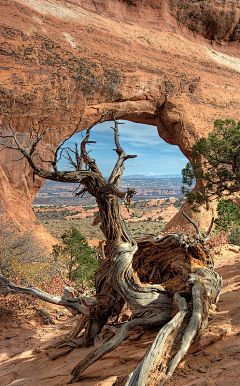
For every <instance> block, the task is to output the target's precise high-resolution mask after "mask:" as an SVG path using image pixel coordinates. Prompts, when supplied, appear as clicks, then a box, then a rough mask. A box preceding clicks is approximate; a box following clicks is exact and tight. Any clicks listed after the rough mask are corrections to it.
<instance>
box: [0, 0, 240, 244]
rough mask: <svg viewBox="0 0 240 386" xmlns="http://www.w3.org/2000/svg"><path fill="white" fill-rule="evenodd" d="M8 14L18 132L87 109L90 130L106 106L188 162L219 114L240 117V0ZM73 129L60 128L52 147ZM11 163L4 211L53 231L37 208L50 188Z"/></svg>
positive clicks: (5, 59) (20, 6)
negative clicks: (149, 130) (148, 127)
mask: <svg viewBox="0 0 240 386" xmlns="http://www.w3.org/2000/svg"><path fill="white" fill-rule="evenodd" d="M205 9H207V12H204V11H202V10H205ZM0 10H1V14H2V15H3V17H2V20H4V23H1V25H0V28H1V34H0V42H1V43H2V48H1V51H0V56H1V63H2V67H1V73H2V82H1V84H0V100H1V108H2V109H3V110H4V111H5V112H10V114H11V115H13V117H14V119H15V127H16V129H17V130H19V131H22V132H24V131H25V130H26V123H27V119H28V117H29V116H30V117H32V118H33V119H34V120H35V121H37V116H38V118H40V117H43V115H44V111H45V113H46V111H48V113H49V121H50V122H51V124H52V125H53V126H55V127H56V126H57V125H58V122H59V117H61V115H64V114H65V111H67V112H68V114H69V116H72V117H74V116H75V117H77V116H79V114H80V111H82V112H83V117H84V119H83V126H85V127H87V126H88V125H90V124H91V123H92V122H94V121H95V120H96V117H97V116H98V113H99V111H102V110H103V109H105V110H106V111H107V110H108V111H115V113H116V118H118V119H127V120H128V119H129V120H132V121H134V122H140V123H150V124H154V125H157V127H158V130H159V134H160V136H161V137H162V138H163V139H165V140H166V141H167V142H169V143H173V144H176V145H178V146H179V147H180V149H181V151H182V152H183V153H184V154H185V156H187V157H189V152H190V148H191V146H192V144H193V143H195V141H196V140H197V139H198V138H199V137H201V136H202V135H206V134H207V132H208V131H210V130H211V129H212V125H213V122H214V120H215V119H216V118H227V117H231V118H234V119H236V120H237V119H238V117H237V115H238V111H239V108H240V105H239V100H240V98H239V88H238V87H237V85H238V83H239V71H240V63H239V59H238V50H239V33H238V31H239V17H238V13H239V5H238V2H237V1H234V2H232V1H230V0H229V1H226V2H221V4H220V5H219V1H217V0H214V1H212V2H211V4H209V2H208V1H207V0H202V1H200V2H191V1H187V0H186V1H184V2H182V1H174V2H173V1H171V0H162V1H151V3H149V2H148V1H145V0H141V1H131V2H126V1H125V0H113V1H111V2H109V1H105V0H98V1H94V2H93V1H91V0H87V1H81V0H71V1H70V0H68V1H61V0H60V1H59V0H56V1H48V0H44V1H42V2H41V3H39V2H36V1H35V0H17V1H14V0H9V1H8V2H2V3H1V5H0ZM22 20H24V22H23V21H22ZM69 31H70V32H69ZM13 69H14V71H13ZM68 132H69V131H68V129H67V127H63V128H62V129H61V130H60V129H59V133H58V134H57V135H53V134H52V136H51V137H49V141H50V144H52V145H55V146H57V144H58V143H59V142H60V141H61V139H62V138H63V137H64V136H66V135H67V134H68ZM46 151H47V150H46V148H45V149H43V152H45V153H46ZM12 158H13V154H12V153H11V152H5V153H3V152H2V153H1V167H0V178H1V181H2V184H1V187H0V197H1V207H2V210H3V211H4V213H5V214H6V215H7V216H9V217H11V218H12V219H13V220H14V222H15V223H16V224H18V225H19V226H20V227H22V229H24V228H26V227H27V226H28V225H29V226H30V227H33V228H34V227H35V228H38V233H39V234H40V233H41V232H43V233H44V230H43V229H41V228H40V225H39V224H38V223H37V222H36V218H35V216H34V215H33V212H32V210H31V202H32V200H33V197H34V195H35V194H36V192H37V190H38V189H39V187H40V186H41V184H42V182H41V181H40V180H39V179H37V178H36V180H35V182H33V181H32V177H31V171H30V170H29V168H28V166H27V165H26V164H25V163H24V162H23V161H22V162H19V163H18V164H16V163H15V162H14V163H12V162H9V160H11V159H12ZM16 207H17V208H18V210H17V211H16V210H15V208H16ZM185 210H186V211H187V213H189V214H190V212H189V209H187V208H185ZM173 221H174V222H175V223H180V222H181V221H182V220H181V218H180V217H179V218H178V217H177V218H175V220H173ZM199 221H201V217H200V218H199ZM202 225H203V226H206V225H205V224H202ZM44 237H46V234H45V236H44Z"/></svg>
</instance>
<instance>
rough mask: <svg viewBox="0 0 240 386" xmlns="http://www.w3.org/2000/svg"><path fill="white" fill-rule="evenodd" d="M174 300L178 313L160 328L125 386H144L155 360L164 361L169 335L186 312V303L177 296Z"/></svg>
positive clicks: (178, 324)
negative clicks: (176, 303)
mask: <svg viewBox="0 0 240 386" xmlns="http://www.w3.org/2000/svg"><path fill="white" fill-rule="evenodd" d="M175 300H176V301H177V302H178V307H179V310H180V311H179V312H178V313H177V314H176V315H175V316H174V317H173V318H172V320H171V321H170V322H168V323H167V324H165V326H163V327H162V328H161V330H160V331H159V333H158V334H157V336H156V338H155V340H154V342H153V344H152V346H151V348H150V349H149V351H148V352H147V354H146V355H145V357H144V359H143V361H142V362H141V363H140V364H139V365H138V367H137V368H136V369H135V370H134V371H133V372H132V373H131V374H130V375H129V376H128V379H127V383H126V386H142V385H145V383H146V380H147V378H148V374H149V372H150V371H151V368H152V366H153V364H154V363H155V362H156V358H158V363H159V362H161V360H164V355H165V354H166V351H167V349H169V348H168V340H169V336H170V335H171V334H173V335H176V333H177V332H178V331H179V329H180V327H181V324H182V321H183V319H184V318H185V316H186V314H187V312H188V307H187V302H186V300H185V299H184V298H183V297H181V296H180V295H179V294H176V295H175ZM155 366H156V363H155Z"/></svg>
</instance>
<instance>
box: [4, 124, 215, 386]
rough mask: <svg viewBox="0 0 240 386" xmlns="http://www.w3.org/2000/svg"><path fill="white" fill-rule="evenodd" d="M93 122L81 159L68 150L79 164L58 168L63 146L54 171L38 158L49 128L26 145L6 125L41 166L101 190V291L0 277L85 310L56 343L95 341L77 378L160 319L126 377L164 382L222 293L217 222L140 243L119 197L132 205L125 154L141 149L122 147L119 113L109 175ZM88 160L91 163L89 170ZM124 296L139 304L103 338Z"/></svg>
mask: <svg viewBox="0 0 240 386" xmlns="http://www.w3.org/2000/svg"><path fill="white" fill-rule="evenodd" d="M8 123H9V122H8ZM91 128H92V127H91ZM91 128H89V129H88V130H87V133H86V137H85V138H84V140H83V141H82V143H81V147H80V152H79V151H78V148H77V146H76V151H75V160H73V159H72V157H71V156H70V155H69V153H68V156H69V160H70V162H71V164H72V165H73V166H74V168H75V172H61V171H58V169H57V162H56V160H57V158H58V152H59V150H60V149H61V146H59V147H58V149H57V150H56V153H55V155H54V159H53V161H52V162H51V166H52V168H53V171H48V170H44V169H43V168H41V167H40V166H38V165H37V164H36V162H35V159H34V153H35V151H36V148H37V145H38V143H39V142H40V141H41V139H42V137H43V134H40V133H39V132H38V133H37V135H35V137H34V138H35V139H34V140H33V142H32V143H30V144H29V146H28V148H23V147H22V146H21V145H20V143H19V142H18V138H17V135H16V133H14V131H13V130H12V128H11V125H10V124H9V127H8V128H4V129H5V132H6V130H7V129H8V130H9V131H10V134H8V135H7V138H9V137H10V138H12V140H13V141H14V142H15V148H16V149H17V150H18V151H20V152H21V153H22V154H23V155H24V157H26V159H27V160H28V161H29V163H30V165H31V166H32V168H33V169H34V172H35V173H37V174H38V175H40V176H42V177H44V178H48V179H52V180H56V181H66V182H79V183H80V184H81V185H83V187H84V188H83V189H82V190H81V191H80V192H79V193H78V194H79V195H81V194H83V193H84V192H85V191H88V192H89V193H90V194H91V195H92V196H94V197H95V198H96V201H97V204H98V207H99V220H100V221H101V229H102V232H103V234H104V236H105V239H106V245H105V248H104V252H103V256H102V257H103V259H102V261H101V263H100V265H99V268H98V269H97V270H96V273H95V280H96V295H95V296H93V297H86V296H80V297H78V298H73V299H72V298H69V297H68V296H67V295H66V294H65V296H63V297H57V296H52V295H49V294H46V293H44V292H43V291H40V290H39V289H37V288H33V287H31V288H24V287H19V286H15V285H14V284H12V283H10V282H9V281H8V280H7V279H5V278H3V277H0V281H1V282H2V283H3V284H4V285H5V289H6V291H8V292H12V293H14V292H15V293H16V292H25V293H29V294H33V295H35V296H37V297H40V298H42V299H43V300H46V301H50V302H52V303H56V304H61V305H63V306H65V307H68V308H70V309H72V310H76V311H77V312H78V313H79V315H81V316H80V319H79V323H78V325H77V326H76V327H75V329H74V330H73V332H72V334H71V336H70V337H69V338H68V339H67V340H64V341H61V342H59V343H58V344H57V345H55V348H56V350H57V348H58V347H63V346H67V347H69V350H70V349H72V348H74V347H81V346H91V345H93V344H94V342H95V343H96V345H95V347H94V348H93V349H92V351H90V353H89V354H88V355H87V356H86V357H85V358H84V359H83V360H82V361H81V362H80V363H79V364H78V365H77V366H76V367H75V368H74V369H73V371H72V380H71V382H76V381H79V380H80V378H81V375H82V373H83V372H84V371H85V370H86V368H88V367H89V366H90V365H91V364H92V363H94V362H95V361H96V360H98V359H99V358H101V357H102V356H103V355H104V354H106V353H107V352H109V351H111V350H113V349H115V348H116V347H117V346H118V345H119V344H120V343H121V342H122V341H123V340H124V339H125V337H126V335H127V333H128V332H129V331H130V330H131V329H133V328H134V327H136V326H153V325H154V326H159V328H160V329H159V332H158V334H157V336H156V338H155V340H154V342H153V344H152V347H151V348H150V349H149V351H148V353H147V354H146V356H145V358H144V359H143V361H142V362H141V363H140V364H139V366H138V367H137V368H136V369H135V370H134V371H133V373H131V374H130V375H129V377H128V379H126V385H128V386H130V385H131V386H133V385H134V386H137V385H138V386H140V385H141V386H144V385H150V384H153V383H154V384H160V385H161V386H162V385H164V384H165V383H166V382H167V380H168V379H169V378H170V376H171V375H172V373H173V371H174V370H175V368H176V366H177V365H178V363H179V362H180V360H181V359H182V358H183V356H184V355H185V354H186V352H187V350H188V348H189V346H190V345H191V343H192V342H193V340H194V339H196V338H197V337H198V336H199V335H200V334H201V333H202V331H203V330H204V328H205V327H206V325H207V320H208V309H209V306H210V305H211V303H215V302H216V301H217V299H218V296H219V293H220V289H221V277H220V276H219V275H218V274H217V273H215V272H214V268H213V263H214V262H213V256H212V253H211V251H210V250H209V249H208V247H207V246H206V239H207V237H208V235H209V232H210V229H209V232H208V233H207V234H206V235H202V234H201V233H200V232H199V230H198V227H197V225H196V224H195V223H194V222H193V221H192V220H191V219H189V221H190V222H192V224H193V225H194V226H195V228H196V234H195V235H188V234H180V233H175V234H172V235H168V236H164V237H162V238H159V237H157V236H149V237H146V238H145V239H140V240H138V244H137V242H136V241H135V240H133V239H132V238H131V236H130V235H129V234H128V232H127V229H126V225H125V223H124V220H123V218H122V217H121V214H120V205H119V200H120V199H123V200H124V202H125V203H126V205H127V206H128V205H129V204H130V201H131V198H132V196H133V194H134V193H135V191H134V189H130V188H129V189H128V190H127V191H126V192H123V191H121V190H120V189H119V182H120V179H121V177H122V173H123V170H124V162H125V160H127V159H128V158H133V157H135V156H127V155H126V154H125V152H124V150H123V149H122V148H121V146H120V143H119V135H118V123H117V122H116V121H115V127H114V128H113V129H114V133H115V144H116V152H117V154H118V161H117V163H116V165H115V167H114V169H113V172H112V174H111V176H110V177H109V179H108V181H106V180H105V179H104V178H103V176H102V174H101V173H100V171H99V170H98V167H97V165H96V162H95V160H94V159H92V158H90V157H89V154H88V153H87V151H86V144H87V143H91V141H89V136H90V130H91ZM5 137H6V136H5ZM32 137H33V136H32ZM2 138H3V139H4V136H2ZM8 147H9V145H8ZM83 164H85V166H86V170H82V167H83ZM183 215H185V214H184V213H183ZM185 216H186V215H185ZM186 217H187V216H186ZM124 303H127V304H128V306H129V307H130V309H131V311H132V318H131V320H130V321H128V322H126V323H124V324H122V326H121V327H120V328H119V329H118V330H117V329H116V328H115V329H113V328H112V329H111V336H112V337H111V338H110V339H109V340H105V341H103V342H102V343H100V344H98V343H97V341H96V339H95V338H96V337H97V336H98V335H99V334H100V332H101V331H102V330H103V328H105V329H106V328H107V323H108V321H109V320H110V319H111V318H113V317H114V316H118V315H119V313H120V311H121V309H122V307H123V305H124ZM83 331H84V332H83ZM173 347H174V350H173ZM176 348H177V353H176ZM56 356H57V354H56Z"/></svg>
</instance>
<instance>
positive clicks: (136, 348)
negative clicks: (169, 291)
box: [0, 249, 240, 386]
mask: <svg viewBox="0 0 240 386" xmlns="http://www.w3.org/2000/svg"><path fill="white" fill-rule="evenodd" d="M216 270H217V271H218V272H219V273H220V274H221V275H222V276H223V280H224V288H223V290H222V294H221V298H220V301H219V303H218V305H217V308H216V310H214V311H211V313H210V320H209V324H208V328H207V330H206V331H205V333H204V334H203V336H202V338H201V339H200V341H199V342H197V343H195V345H194V346H192V348H191V353H190V354H188V355H187V356H186V357H185V358H184V359H183V361H182V362H181V364H180V365H179V367H178V370H177V371H176V372H175V374H174V376H173V377H172V379H171V381H169V383H168V385H169V386H226V385H228V386H234V385H240V366H239V361H240V253H239V251H238V252H233V251H231V250H229V249H228V250H227V251H226V250H225V251H223V253H222V254H220V255H217V256H216ZM45 308H46V309H47V310H48V311H49V312H50V314H51V315H52V316H53V317H54V318H55V324H52V325H44V324H43V322H42V320H41V318H40V317H39V316H37V312H36V310H34V309H31V310H29V311H23V312H22V313H21V314H18V316H17V317H15V318H14V319H10V320H7V319H4V320H1V321H0V338H1V345H0V361H1V362H0V363H1V364H0V385H1V386H7V385H14V386H20V385H21V386H22V385H24V386H35V385H37V386H43V385H44V386H46V385H47V386H64V385H67V383H68V382H69V381H70V375H69V373H70V370H71V369H72V368H73V367H74V366H75V365H76V364H77V363H78V362H79V361H80V360H81V359H82V358H83V357H84V356H85V355H86V354H87V353H88V352H89V351H90V350H91V348H84V349H75V350H73V351H72V352H71V353H69V354H67V355H66V356H62V357H60V358H58V359H57V360H55V361H52V360H51V358H50V356H49V355H47V354H46V352H45V351H44V347H46V346H47V345H49V344H51V343H52V342H54V341H57V340H59V339H60V338H61V337H64V335H65V334H66V333H67V332H68V331H69V330H70V329H71V328H72V326H73V324H74V323H76V317H75V318H72V317H70V315H69V314H64V315H63V316H59V313H57V311H56V310H57V308H56V307H55V306H47V307H45ZM58 310H60V308H58ZM56 317H57V318H58V320H57V319H56ZM155 335H156V331H148V332H146V333H145V334H144V335H143V336H142V337H141V338H140V339H139V340H137V341H130V340H126V341H124V342H123V343H122V345H121V346H120V347H118V348H117V349H116V350H114V351H112V352H111V353H109V354H108V355H106V356H105V357H104V358H102V359H100V360H99V361H98V362H97V363H95V364H94V365H92V366H91V367H90V368H89V369H88V370H87V371H86V372H85V373H84V375H83V377H82V380H81V382H78V383H75V384H74V385H81V386H93V385H97V386H111V385H114V384H115V382H116V380H117V379H118V378H121V377H123V376H125V375H126V374H127V373H129V372H131V371H132V370H133V369H134V368H135V367H136V366H137V364H138V363H139V362H140V360H141V359H142V358H143V356H144V354H145V353H146V351H147V349H148V347H149V346H150V345H151V343H152V341H153V339H154V337H155Z"/></svg>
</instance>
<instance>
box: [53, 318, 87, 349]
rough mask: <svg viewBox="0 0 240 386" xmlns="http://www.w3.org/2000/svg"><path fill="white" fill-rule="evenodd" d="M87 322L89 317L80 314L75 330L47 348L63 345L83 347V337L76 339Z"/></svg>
mask: <svg viewBox="0 0 240 386" xmlns="http://www.w3.org/2000/svg"><path fill="white" fill-rule="evenodd" d="M86 323H87V318H86V317H85V316H83V315H81V316H80V318H79V320H78V322H77V324H76V326H75V327H74V329H73V331H72V332H71V333H70V335H69V336H68V338H66V339H63V340H61V341H60V342H57V343H55V344H53V345H50V346H48V347H46V350H48V349H52V348H56V349H58V348H62V347H66V346H69V347H82V346H83V338H80V339H76V338H77V336H78V335H79V334H80V332H81V331H82V329H83V328H84V327H85V325H86Z"/></svg>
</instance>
